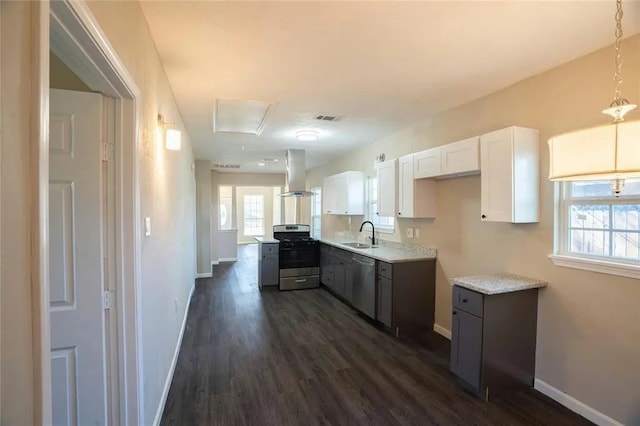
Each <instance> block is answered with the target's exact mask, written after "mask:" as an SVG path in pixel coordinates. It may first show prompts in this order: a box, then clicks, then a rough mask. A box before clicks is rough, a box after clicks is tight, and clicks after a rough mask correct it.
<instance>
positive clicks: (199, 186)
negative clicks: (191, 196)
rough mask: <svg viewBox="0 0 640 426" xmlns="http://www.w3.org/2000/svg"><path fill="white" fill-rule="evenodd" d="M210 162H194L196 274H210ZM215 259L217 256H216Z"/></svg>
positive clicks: (213, 224)
mask: <svg viewBox="0 0 640 426" xmlns="http://www.w3.org/2000/svg"><path fill="white" fill-rule="evenodd" d="M212 195H213V194H212V192H211V162H210V161H208V160H197V161H196V211H197V215H196V229H197V243H198V274H210V273H211V260H212V259H213V257H212V254H213V251H214V250H213V246H212V244H211V235H212V232H213V231H214V229H215V223H214V222H212V221H211V216H212V214H211V202H212V198H211V197H212ZM216 259H217V256H216Z"/></svg>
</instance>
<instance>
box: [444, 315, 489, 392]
mask: <svg viewBox="0 0 640 426" xmlns="http://www.w3.org/2000/svg"><path fill="white" fill-rule="evenodd" d="M481 363H482V319H481V318H478V317H476V316H473V315H471V314H468V313H466V312H464V311H461V310H459V309H454V310H453V324H452V337H451V371H453V372H454V373H455V374H456V375H457V376H458V377H460V378H461V379H463V380H464V381H465V382H467V383H468V384H470V385H472V386H473V387H475V388H476V389H479V387H480V366H481Z"/></svg>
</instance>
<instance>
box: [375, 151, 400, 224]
mask: <svg viewBox="0 0 640 426" xmlns="http://www.w3.org/2000/svg"><path fill="white" fill-rule="evenodd" d="M397 163H398V160H389V161H384V162H382V163H377V164H376V174H377V176H378V194H377V195H378V211H377V212H375V213H376V214H378V215H379V216H391V217H393V216H395V215H396V203H397V198H396V182H397V177H398V174H397Z"/></svg>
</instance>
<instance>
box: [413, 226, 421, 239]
mask: <svg viewBox="0 0 640 426" xmlns="http://www.w3.org/2000/svg"><path fill="white" fill-rule="evenodd" d="M413 235H414V237H416V238H420V228H416V229H414V230H413Z"/></svg>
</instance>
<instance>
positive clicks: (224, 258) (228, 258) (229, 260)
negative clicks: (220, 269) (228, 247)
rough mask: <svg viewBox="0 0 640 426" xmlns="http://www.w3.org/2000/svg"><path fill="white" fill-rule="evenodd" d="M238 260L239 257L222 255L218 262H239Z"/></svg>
mask: <svg viewBox="0 0 640 426" xmlns="http://www.w3.org/2000/svg"><path fill="white" fill-rule="evenodd" d="M237 261H238V258H237V257H221V258H220V259H218V264H219V263H223V262H237ZM212 265H213V263H212Z"/></svg>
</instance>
